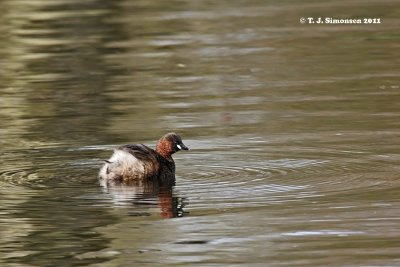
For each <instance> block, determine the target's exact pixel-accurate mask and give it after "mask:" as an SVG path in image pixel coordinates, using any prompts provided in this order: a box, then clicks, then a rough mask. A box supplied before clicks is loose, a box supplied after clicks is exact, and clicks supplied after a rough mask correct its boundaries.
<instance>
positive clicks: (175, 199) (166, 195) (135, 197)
mask: <svg viewBox="0 0 400 267" xmlns="http://www.w3.org/2000/svg"><path fill="white" fill-rule="evenodd" d="M100 184H101V186H102V187H103V188H104V190H105V192H106V193H108V194H110V195H111V197H112V200H113V202H114V204H115V205H124V206H127V205H130V206H132V207H143V206H145V207H151V206H155V205H158V207H159V209H160V216H161V217H162V218H176V217H183V216H184V215H185V214H186V213H185V212H184V210H183V208H184V206H185V205H186V199H185V198H182V197H180V196H177V195H176V194H175V193H174V188H173V186H174V184H171V183H163V182H160V181H157V180H149V181H131V182H129V183H112V184H110V183H104V182H101V183H100Z"/></svg>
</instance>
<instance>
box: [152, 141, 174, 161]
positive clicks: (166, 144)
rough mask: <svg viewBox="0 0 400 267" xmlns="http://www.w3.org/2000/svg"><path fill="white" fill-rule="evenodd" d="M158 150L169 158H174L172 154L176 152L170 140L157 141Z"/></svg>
mask: <svg viewBox="0 0 400 267" xmlns="http://www.w3.org/2000/svg"><path fill="white" fill-rule="evenodd" d="M156 152H157V153H158V154H160V155H161V156H162V157H164V158H165V159H167V160H172V157H171V155H172V154H173V153H174V152H173V151H172V149H171V143H170V141H167V140H165V139H161V140H160V141H158V143H157V147H156Z"/></svg>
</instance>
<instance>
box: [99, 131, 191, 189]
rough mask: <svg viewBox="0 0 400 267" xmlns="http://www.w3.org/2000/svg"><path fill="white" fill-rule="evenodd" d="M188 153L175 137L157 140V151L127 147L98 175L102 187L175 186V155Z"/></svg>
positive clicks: (163, 137)
mask: <svg viewBox="0 0 400 267" xmlns="http://www.w3.org/2000/svg"><path fill="white" fill-rule="evenodd" d="M180 150H189V148H188V147H187V146H185V145H184V144H183V142H182V138H181V137H180V136H179V135H178V134H176V133H167V134H166V135H164V136H162V137H161V138H160V140H158V142H157V145H156V149H155V150H154V149H152V148H150V147H147V146H145V145H143V144H128V145H124V146H121V147H119V148H117V149H115V150H114V153H113V154H112V156H111V157H110V158H109V159H108V160H106V161H105V163H104V165H103V166H102V167H101V169H100V172H99V179H100V183H101V184H102V185H103V186H108V185H119V184H124V185H129V184H132V185H141V184H142V183H146V182H149V181H153V182H158V183H160V185H162V186H171V185H174V184H175V162H174V160H173V158H172V154H174V153H176V152H178V151H180Z"/></svg>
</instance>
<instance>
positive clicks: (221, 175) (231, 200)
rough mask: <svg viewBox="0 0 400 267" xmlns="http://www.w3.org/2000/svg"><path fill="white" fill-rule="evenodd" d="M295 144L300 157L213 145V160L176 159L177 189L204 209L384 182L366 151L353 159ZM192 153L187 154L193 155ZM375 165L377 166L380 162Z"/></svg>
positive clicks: (364, 187)
mask: <svg viewBox="0 0 400 267" xmlns="http://www.w3.org/2000/svg"><path fill="white" fill-rule="evenodd" d="M292 149H293V147H292V148H291V150H292ZM298 149H299V150H307V153H304V156H305V157H298V156H297V157H294V158H277V157H279V155H272V156H271V159H268V156H266V155H262V154H259V153H257V152H254V151H252V152H250V153H248V154H244V153H243V151H237V153H232V151H229V153H227V152H226V151H219V152H218V153H217V154H216V153H215V151H214V152H213V161H214V163H213V164H207V162H209V161H210V160H209V159H208V160H207V159H205V158H203V159H202V160H201V161H202V162H201V164H196V165H193V166H192V167H191V169H188V168H186V167H185V166H186V164H185V163H182V164H180V165H183V166H182V167H181V166H179V167H178V168H179V169H180V170H181V173H186V174H183V175H180V177H178V185H177V189H178V190H179V191H180V192H182V194H185V195H188V196H191V197H189V198H190V199H191V202H190V203H191V204H190V206H191V208H194V209H203V208H204V209H205V208H209V207H210V206H211V205H212V206H213V207H215V208H230V207H243V208H246V207H253V206H264V205H272V204H279V203H285V202H292V201H301V200H304V199H306V198H316V197H321V196H325V195H330V194H338V193H345V192H347V191H349V190H355V189H358V190H359V191H362V192H363V191H365V190H369V189H371V190H372V189H376V187H377V186H381V185H383V186H384V185H385V184H387V181H386V180H382V179H376V176H374V173H371V164H372V163H371V162H370V161H369V159H368V155H366V156H365V157H364V156H362V155H360V156H359V157H358V158H357V159H356V160H355V159H354V157H352V155H349V153H346V152H343V151H334V150H333V151H329V153H328V152H327V151H326V153H325V155H324V157H319V158H318V157H317V156H316V154H317V152H318V153H319V154H320V153H321V151H320V150H319V151H313V150H312V148H308V149H304V148H298ZM283 154H284V155H286V156H287V155H288V154H289V153H285V152H284V153H283ZM283 154H282V155H283ZM194 157H195V156H190V157H189V159H187V160H188V161H194V160H195V159H194ZM239 157H240V158H239ZM198 158H199V155H197V159H198ZM200 158H202V157H201V156H200ZM244 159H245V160H244ZM218 162H220V164H218ZM188 164H190V163H188ZM388 167H390V166H386V168H388ZM376 168H377V171H379V170H380V169H382V168H385V166H379V167H378V166H376ZM378 168H379V169H378Z"/></svg>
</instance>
